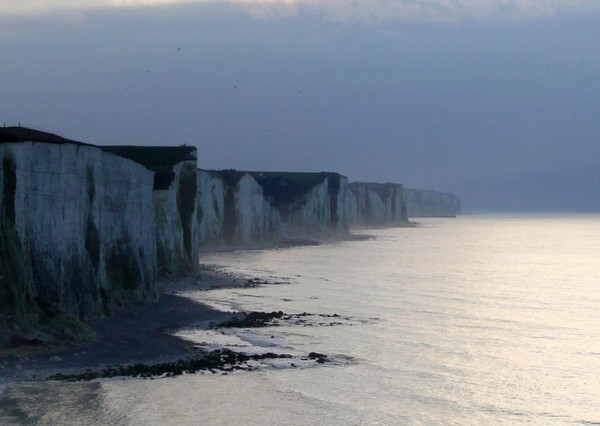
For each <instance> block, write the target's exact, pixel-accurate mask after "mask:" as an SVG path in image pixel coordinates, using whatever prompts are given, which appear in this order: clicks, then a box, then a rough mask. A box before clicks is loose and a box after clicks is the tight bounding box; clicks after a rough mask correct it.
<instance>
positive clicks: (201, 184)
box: [197, 170, 281, 246]
mask: <svg viewBox="0 0 600 426" xmlns="http://www.w3.org/2000/svg"><path fill="white" fill-rule="evenodd" d="M197 173H198V183H197V187H198V222H199V238H198V240H199V244H200V245H201V246H217V245H230V246H231V245H233V246H237V245H239V246H246V245H251V244H257V243H258V244H260V243H264V242H274V241H278V240H279V238H280V236H281V220H280V216H279V212H278V211H277V209H276V208H275V207H274V206H273V205H272V204H271V203H269V202H268V201H267V199H266V198H265V195H264V192H263V188H262V187H261V186H260V185H259V184H258V183H257V182H256V180H255V179H254V177H253V176H252V175H251V174H250V173H247V172H237V171H235V170H223V171H207V170H198V172H197Z"/></svg>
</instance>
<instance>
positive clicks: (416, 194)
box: [404, 188, 462, 217]
mask: <svg viewBox="0 0 600 426" xmlns="http://www.w3.org/2000/svg"><path fill="white" fill-rule="evenodd" d="M404 197H405V199H406V206H407V210H408V217H455V216H456V215H457V214H460V213H462V211H461V206H460V198H458V197H457V196H456V195H454V194H447V193H444V192H437V191H429V190H423V189H408V188H405V190H404Z"/></svg>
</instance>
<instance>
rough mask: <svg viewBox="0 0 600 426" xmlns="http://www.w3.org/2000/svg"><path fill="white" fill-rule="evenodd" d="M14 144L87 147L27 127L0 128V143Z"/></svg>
mask: <svg viewBox="0 0 600 426" xmlns="http://www.w3.org/2000/svg"><path fill="white" fill-rule="evenodd" d="M15 142H46V143H56V144H63V143H74V144H77V145H89V144H86V143H83V142H79V141H74V140H71V139H66V138H63V137H62V136H58V135H55V134H53V133H48V132H42V131H41V130H35V129H30V128H28V127H20V126H18V127H17V126H12V127H0V143H15Z"/></svg>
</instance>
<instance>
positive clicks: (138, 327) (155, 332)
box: [0, 228, 374, 390]
mask: <svg viewBox="0 0 600 426" xmlns="http://www.w3.org/2000/svg"><path fill="white" fill-rule="evenodd" d="M366 229H369V228H364V229H363V228H357V229H356V230H357V231H363V230H366ZM371 229H373V228H371ZM372 238H374V237H373V236H372V235H369V234H363V233H360V234H353V233H348V234H345V235H332V236H328V237H321V238H320V239H319V240H318V241H317V240H308V239H286V240H284V241H281V242H280V243H279V244H277V245H275V246H274V245H270V246H266V245H265V246H262V245H258V246H255V247H250V246H248V247H234V246H231V247H218V248H212V250H206V251H203V252H204V253H209V252H210V253H219V252H228V251H233V250H273V249H285V248H289V247H296V246H314V245H320V244H332V243H336V242H343V241H364V240H368V239H372ZM264 284H269V283H267V282H263V281H260V280H258V279H256V278H252V277H240V276H236V275H232V274H229V273H226V272H224V271H221V270H217V269H215V268H213V267H211V266H208V265H200V266H199V269H198V270H197V271H196V272H195V273H193V274H191V275H189V276H180V277H168V276H167V277H162V278H161V279H160V280H159V287H160V297H159V299H158V301H156V302H154V303H150V304H147V305H143V306H139V307H136V308H135V309H133V310H131V311H129V310H127V311H125V310H124V311H122V312H117V313H115V314H114V315H113V316H111V317H108V318H99V319H95V320H90V321H86V322H85V325H87V326H89V328H90V329H91V330H92V331H93V333H94V334H95V336H96V337H95V338H94V339H93V340H91V341H88V342H85V343H81V342H69V343H66V344H62V345H40V346H20V347H18V348H16V350H14V351H12V353H11V352H8V354H0V390H1V389H2V387H3V386H4V385H7V384H9V383H11V382H20V381H41V380H45V379H47V378H49V377H50V376H54V375H57V374H67V375H77V374H82V373H84V372H86V371H90V370H93V371H101V370H104V369H107V368H111V367H115V366H118V367H127V366H132V365H134V364H144V365H157V364H161V363H176V362H179V361H182V360H187V359H192V358H196V359H197V358H199V357H201V356H202V355H203V354H204V355H209V352H204V351H202V350H198V349H197V348H195V346H194V344H193V343H192V342H190V341H187V340H184V339H182V338H180V337H177V336H175V335H174V334H173V333H174V332H176V331H177V330H179V329H183V328H186V327H200V328H209V327H211V325H214V324H217V323H221V322H223V321H226V320H228V319H230V318H232V316H235V315H236V314H235V313H232V312H224V311H221V310H218V309H215V308H214V307H211V306H209V305H208V304H203V303H202V302H200V301H197V300H194V299H192V298H190V297H186V296H185V295H182V294H184V293H186V292H190V291H210V290H215V289H223V288H246V287H255V286H257V285H264Z"/></svg>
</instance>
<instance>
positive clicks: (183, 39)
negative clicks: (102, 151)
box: [0, 0, 600, 211]
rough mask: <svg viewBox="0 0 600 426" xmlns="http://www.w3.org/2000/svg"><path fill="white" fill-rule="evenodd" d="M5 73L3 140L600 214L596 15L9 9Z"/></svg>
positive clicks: (101, 2) (349, 6)
mask: <svg viewBox="0 0 600 426" xmlns="http://www.w3.org/2000/svg"><path fill="white" fill-rule="evenodd" d="M81 3H84V4H83V5H82V4H81ZM0 58H2V60H1V61H0V121H2V122H3V123H6V125H16V124H18V123H21V125H24V126H28V127H33V128H37V129H40V130H45V131H49V132H53V133H57V134H60V135H62V136H64V137H68V138H71V139H77V140H81V141H84V142H88V143H93V144H99V145H102V144H134V145H180V144H187V145H194V146H196V147H197V148H198V157H199V165H200V167H202V168H207V169H230V168H234V169H238V170H277V171H337V172H340V173H342V174H344V175H346V176H348V177H349V179H350V180H351V181H354V180H359V181H376V182H398V183H403V184H405V185H406V186H408V187H412V188H424V189H434V190H439V191H444V192H451V193H455V194H457V195H459V196H460V197H461V199H462V201H463V206H464V208H465V210H467V211H496V210H498V211H510V210H514V211H541V210H545V211H600V157H599V155H598V154H599V153H600V2H599V1H597V0H594V1H590V0H343V1H342V0H262V1H261V0H258V1H252V0H231V1H226V0H214V1H208V0H203V1H202V0H201V1H198V0H196V1H194V0H187V1H177V0H87V1H86V2H81V1H79V0H0Z"/></svg>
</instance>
